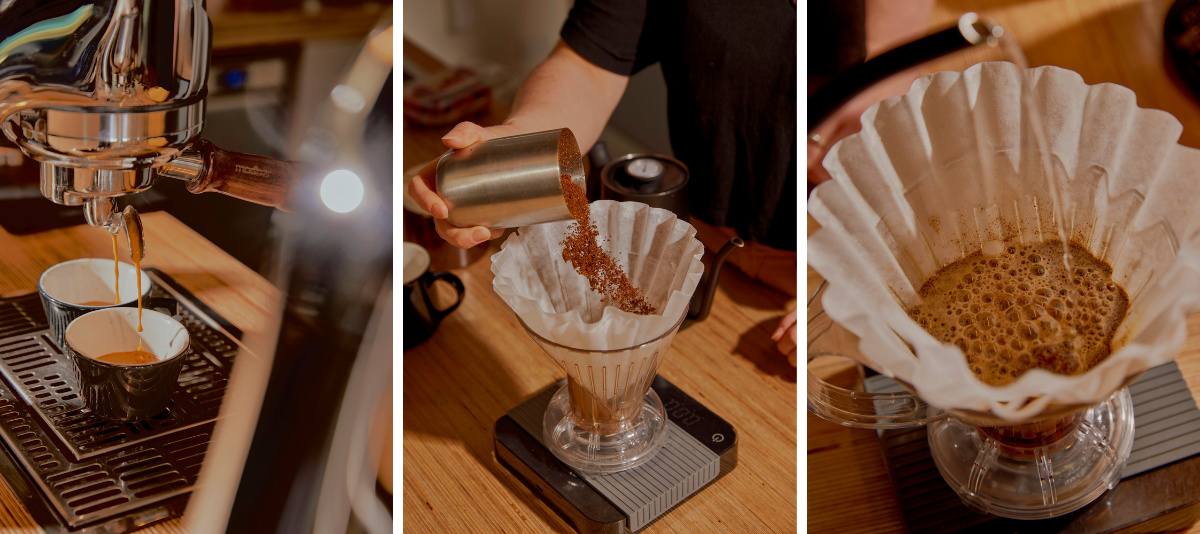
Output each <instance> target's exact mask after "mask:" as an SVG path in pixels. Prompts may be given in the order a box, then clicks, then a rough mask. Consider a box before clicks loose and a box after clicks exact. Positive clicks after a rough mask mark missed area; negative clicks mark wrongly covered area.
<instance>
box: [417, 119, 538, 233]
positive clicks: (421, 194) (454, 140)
mask: <svg viewBox="0 0 1200 534" xmlns="http://www.w3.org/2000/svg"><path fill="white" fill-rule="evenodd" d="M521 133H523V132H520V131H515V127H513V126H511V125H501V126H493V127H491V128H484V127H482V126H480V125H478V124H475V123H473V122H462V123H459V124H458V126H455V127H454V129H453V130H450V133H448V134H446V135H445V136H444V137H442V144H444V145H446V146H447V147H449V148H453V149H455V150H457V149H462V148H467V147H469V146H471V145H473V144H475V143H478V142H480V141H487V140H489V139H495V138H497V137H507V136H511V135H519V134H521ZM437 162H438V160H436V159H435V160H433V161H431V162H429V163H428V164H427V165H425V167H423V168H422V169H421V171H420V172H419V173H417V177H416V178H413V180H412V181H410V182H409V183H408V196H410V197H412V199H413V200H414V201H416V203H417V205H418V206H420V207H421V209H423V210H425V211H427V212H429V213H430V214H431V215H433V218H434V225H435V226H436V227H437V233H438V235H440V236H442V239H445V240H446V241H447V242H449V243H450V244H451V245H454V246H456V247H459V248H471V247H473V246H475V245H478V244H480V243H483V242H484V241H487V240H489V239H496V238H497V237H500V236H501V235H502V234H504V230H503V229H500V228H497V229H489V228H487V227H484V226H472V227H468V228H460V227H458V226H454V225H452V224H450V222H449V221H447V220H446V217H448V216H449V214H450V211H449V210H448V209H447V208H446V202H445V201H444V200H442V197H440V196H438V194H437V192H436V189H437V174H436V172H437Z"/></svg>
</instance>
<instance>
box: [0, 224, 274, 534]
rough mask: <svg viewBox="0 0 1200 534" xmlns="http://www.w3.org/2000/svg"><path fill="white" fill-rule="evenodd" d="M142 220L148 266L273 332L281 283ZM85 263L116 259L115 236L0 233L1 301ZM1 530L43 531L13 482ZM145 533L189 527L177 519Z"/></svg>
mask: <svg viewBox="0 0 1200 534" xmlns="http://www.w3.org/2000/svg"><path fill="white" fill-rule="evenodd" d="M142 223H143V225H144V226H145V240H146V258H145V261H143V262H142V266H143V267H156V268H158V269H161V270H162V271H163V272H165V273H167V274H169V275H171V277H172V278H174V279H175V280H176V281H178V282H179V283H180V285H182V286H184V287H185V288H187V289H188V290H189V291H191V292H192V293H194V294H195V295H196V297H198V298H199V299H200V300H202V301H204V303H205V304H208V305H209V306H210V307H212V309H213V310H214V311H216V312H217V313H219V314H221V315H222V316H224V317H225V318H226V319H228V320H229V322H231V323H233V324H234V325H235V326H237V327H238V328H240V329H241V330H243V331H244V332H246V333H247V334H248V335H249V334H250V333H252V332H262V331H264V330H265V329H269V328H271V321H270V314H271V313H272V312H271V311H270V310H272V309H275V307H276V304H275V303H277V302H278V299H279V292H278V291H277V290H276V289H275V287H274V286H272V285H271V284H270V283H268V282H267V281H266V280H265V279H263V278H262V277H261V276H259V275H258V274H257V273H255V272H254V271H253V270H251V269H250V268H249V267H246V266H245V265H243V264H242V263H241V262H239V261H237V260H235V259H234V258H233V257H232V256H230V255H228V254H226V253H225V252H224V251H222V250H221V249H220V248H218V247H217V246H216V245H214V244H212V243H211V242H209V241H208V240H207V239H204V238H203V237H201V236H200V235H199V234H197V233H196V232H194V231H192V229H191V228H188V227H187V225H185V224H183V223H181V222H179V220H177V219H175V218H174V217H172V216H171V215H168V214H167V213H165V212H156V213H147V214H144V215H142ZM120 255H121V259H122V261H129V252H128V250H126V248H125V245H124V243H123V242H122V245H121V249H120ZM79 258H112V241H111V240H110V238H109V237H108V233H107V232H104V231H103V230H98V229H96V228H92V227H90V226H86V225H84V226H73V227H68V228H62V229H58V230H50V231H46V232H39V233H36V234H29V235H23V236H14V235H11V234H9V233H7V232H5V231H4V230H3V229H2V228H0V296H12V295H16V294H20V293H25V292H28V291H30V290H35V288H36V286H37V279H38V277H39V276H40V275H41V274H42V271H44V270H46V269H47V268H49V267H50V266H52V265H55V264H57V263H61V262H64V261H68V260H74V259H79ZM0 531H3V532H21V533H22V534H35V533H41V532H44V530H43V529H42V528H41V527H40V526H38V525H37V524H36V523H35V522H34V521H33V519H32V518H31V517H30V516H29V514H28V512H26V511H25V509H24V507H22V506H21V504H20V502H19V501H18V500H17V499H16V496H15V495H14V494H13V492H12V490H11V489H10V487H9V486H8V485H7V484H6V483H0ZM140 532H146V533H181V532H183V530H182V529H181V528H180V527H179V520H178V519H175V520H171V521H167V522H164V523H159V524H156V525H153V526H150V527H148V528H146V529H144V530H142V531H140Z"/></svg>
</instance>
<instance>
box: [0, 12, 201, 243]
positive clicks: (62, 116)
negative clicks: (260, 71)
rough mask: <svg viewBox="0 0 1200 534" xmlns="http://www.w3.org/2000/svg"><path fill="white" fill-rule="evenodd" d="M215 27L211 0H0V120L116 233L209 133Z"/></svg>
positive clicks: (59, 194)
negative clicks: (146, 193) (142, 197)
mask: <svg viewBox="0 0 1200 534" xmlns="http://www.w3.org/2000/svg"><path fill="white" fill-rule="evenodd" d="M211 33H212V28H211V25H210V23H209V21H208V16H207V14H206V13H205V11H204V3H203V0H178V1H174V2H161V1H160V2H155V1H152V0H108V1H97V2H84V1H59V2H17V1H0V34H2V35H7V36H8V37H7V38H5V39H4V40H3V41H0V127H2V128H3V130H4V133H5V135H7V136H8V138H9V139H11V140H12V141H14V142H15V143H16V144H17V145H18V146H19V147H20V148H21V150H22V151H24V152H25V153H26V154H27V155H29V156H30V157H32V158H34V159H35V160H37V161H38V162H40V163H41V191H42V194H43V195H44V196H45V197H46V198H48V199H50V200H52V201H54V202H55V203H58V204H63V205H68V206H80V205H81V206H84V212H85V214H86V216H87V220H88V223H89V224H91V225H92V226H96V227H102V228H107V229H109V230H110V231H112V232H115V231H116V230H117V228H118V227H119V226H120V225H121V220H122V218H121V217H120V214H119V213H118V210H117V205H116V201H115V200H116V198H117V197H119V196H122V195H127V194H131V193H136V192H138V191H143V190H145V189H147V188H149V187H150V186H151V185H153V184H154V178H155V172H154V169H155V168H158V167H162V166H163V165H165V164H167V163H168V162H170V161H171V160H172V159H173V158H175V157H176V156H177V155H178V154H179V153H180V151H182V150H183V149H184V148H185V147H187V146H188V144H189V143H191V142H192V141H193V140H195V139H196V138H197V137H198V136H199V135H200V131H201V129H202V127H203V125H204V97H205V95H206V93H207V89H206V86H207V82H208V62H209V55H210V36H211Z"/></svg>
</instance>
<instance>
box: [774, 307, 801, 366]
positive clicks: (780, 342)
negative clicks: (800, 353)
mask: <svg viewBox="0 0 1200 534" xmlns="http://www.w3.org/2000/svg"><path fill="white" fill-rule="evenodd" d="M771 341H774V342H775V347H776V348H778V349H779V352H781V353H783V354H786V355H787V358H788V363H790V364H792V366H793V367H795V366H796V310H792V311H790V312H788V314H787V315H784V316H783V319H780V320H779V327H778V328H776V329H775V333H774V334H771Z"/></svg>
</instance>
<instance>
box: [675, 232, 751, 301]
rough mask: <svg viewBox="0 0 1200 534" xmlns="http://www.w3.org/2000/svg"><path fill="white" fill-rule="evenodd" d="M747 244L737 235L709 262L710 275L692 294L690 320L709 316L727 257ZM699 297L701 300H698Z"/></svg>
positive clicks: (701, 281)
mask: <svg viewBox="0 0 1200 534" xmlns="http://www.w3.org/2000/svg"><path fill="white" fill-rule="evenodd" d="M745 245H746V242H745V241H742V238H740V237H735V238H733V239H730V240H729V242H728V243H725V246H723V247H721V250H720V251H719V252H717V255H716V256H714V257H713V260H712V262H711V263H709V273H708V276H706V277H704V279H702V280H700V286H699V287H697V288H696V293H694V294H692V302H690V303H689V306H688V319H689V320H691V321H694V322H700V321H703V320H705V319H707V318H708V311H709V309H711V308H712V301H713V295H715V294H716V292H717V281H718V280H720V278H721V267H723V266H724V265H725V258H728V257H729V255H730V254H733V251H735V250H737V249H739V248H742V247H743V246H745ZM701 291H703V293H701ZM697 297H699V298H700V300H696V298H697Z"/></svg>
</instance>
